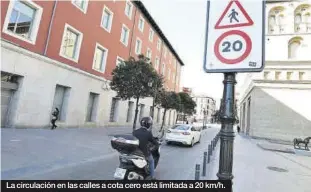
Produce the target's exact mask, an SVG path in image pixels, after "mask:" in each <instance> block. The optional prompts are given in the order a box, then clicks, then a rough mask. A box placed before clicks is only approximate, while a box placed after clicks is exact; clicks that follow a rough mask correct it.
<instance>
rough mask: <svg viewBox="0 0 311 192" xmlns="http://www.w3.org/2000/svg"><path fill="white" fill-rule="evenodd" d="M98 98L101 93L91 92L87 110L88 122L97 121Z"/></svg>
mask: <svg viewBox="0 0 311 192" xmlns="http://www.w3.org/2000/svg"><path fill="white" fill-rule="evenodd" d="M98 98H99V94H97V93H92V92H91V93H90V95H89V100H88V105H87V111H86V119H85V120H86V122H95V121H96V115H97V108H98Z"/></svg>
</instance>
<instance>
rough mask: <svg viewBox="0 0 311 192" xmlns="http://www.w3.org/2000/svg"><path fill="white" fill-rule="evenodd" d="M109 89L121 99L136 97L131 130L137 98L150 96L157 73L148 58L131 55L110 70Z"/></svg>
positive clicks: (137, 104) (135, 117) (136, 110)
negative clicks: (136, 57)
mask: <svg viewBox="0 0 311 192" xmlns="http://www.w3.org/2000/svg"><path fill="white" fill-rule="evenodd" d="M112 76H113V77H112V81H111V83H110V86H111V89H112V90H114V91H116V92H117V97H119V98H121V99H122V100H128V99H131V98H134V99H136V109H135V116H134V122H133V130H135V128H136V121H137V114H138V107H139V99H141V98H145V97H149V96H152V94H153V92H154V87H153V86H150V84H152V82H154V81H155V80H158V79H159V75H158V74H157V72H156V71H155V70H154V68H153V67H152V64H151V63H150V61H149V59H148V58H146V57H145V56H143V55H139V56H138V59H137V60H136V59H135V58H133V57H131V58H129V60H128V61H124V63H123V64H121V65H119V66H117V67H116V68H115V69H114V70H113V71H112Z"/></svg>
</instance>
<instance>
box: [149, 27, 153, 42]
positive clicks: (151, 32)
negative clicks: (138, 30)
mask: <svg viewBox="0 0 311 192" xmlns="http://www.w3.org/2000/svg"><path fill="white" fill-rule="evenodd" d="M153 36H154V31H153V30H152V29H151V28H150V30H149V41H151V42H153Z"/></svg>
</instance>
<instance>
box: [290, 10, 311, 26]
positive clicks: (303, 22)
mask: <svg viewBox="0 0 311 192" xmlns="http://www.w3.org/2000/svg"><path fill="white" fill-rule="evenodd" d="M294 15H295V32H308V31H311V16H310V15H311V5H310V4H301V5H299V6H298V7H297V8H296V9H295V11H294Z"/></svg>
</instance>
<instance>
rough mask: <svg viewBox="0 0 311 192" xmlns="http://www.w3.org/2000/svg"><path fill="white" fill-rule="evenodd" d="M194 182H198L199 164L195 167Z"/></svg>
mask: <svg viewBox="0 0 311 192" xmlns="http://www.w3.org/2000/svg"><path fill="white" fill-rule="evenodd" d="M194 180H200V164H196V165H195V178H194Z"/></svg>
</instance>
